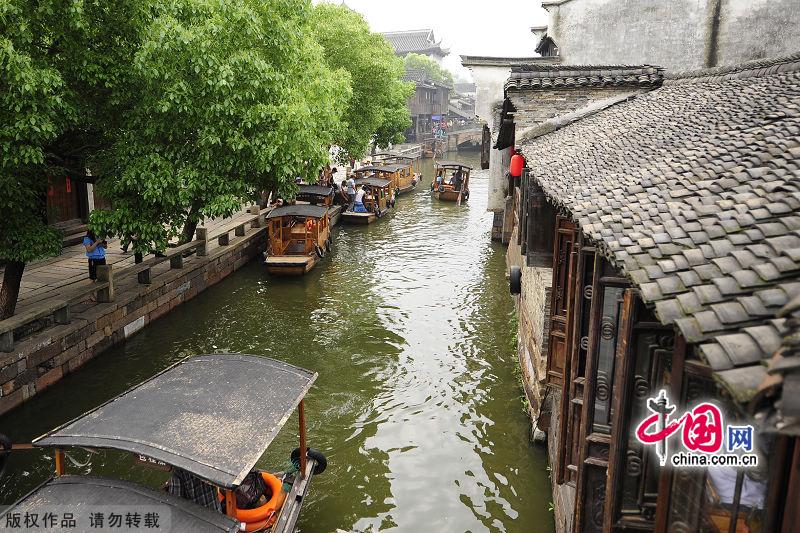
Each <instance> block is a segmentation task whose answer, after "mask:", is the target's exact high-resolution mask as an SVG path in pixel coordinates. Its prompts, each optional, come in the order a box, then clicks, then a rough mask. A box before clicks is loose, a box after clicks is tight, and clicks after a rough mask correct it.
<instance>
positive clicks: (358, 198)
mask: <svg viewBox="0 0 800 533" xmlns="http://www.w3.org/2000/svg"><path fill="white" fill-rule="evenodd" d="M366 194H367V190H366V189H365V188H364V187H362V186H361V184H358V185H356V193H355V197H354V200H353V209H352V211H353V212H354V213H366V212H367V208H366V207H364V195H366Z"/></svg>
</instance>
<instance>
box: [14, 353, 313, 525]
mask: <svg viewBox="0 0 800 533" xmlns="http://www.w3.org/2000/svg"><path fill="white" fill-rule="evenodd" d="M316 378H317V374H316V373H315V372H311V371H309V370H305V369H302V368H298V367H296V366H293V365H290V364H287V363H284V362H282V361H277V360H275V359H269V358H267V357H261V356H256V355H242V354H212V355H198V356H194V357H189V358H187V359H184V360H182V361H180V362H178V363H177V364H175V365H173V366H171V367H170V368H168V369H166V370H164V371H163V372H161V373H159V374H157V375H156V376H154V377H152V378H150V379H148V380H146V381H144V382H143V383H140V384H139V385H136V386H135V387H133V388H131V389H130V390H128V391H127V392H125V393H123V394H120V395H119V396H117V397H116V398H114V399H112V400H110V401H108V402H106V403H104V404H102V405H101V406H99V407H97V408H95V409H93V410H91V411H89V412H88V413H85V414H83V415H81V416H79V417H78V418H76V419H74V420H72V421H71V422H67V423H66V424H64V425H63V426H61V427H59V428H56V429H54V430H53V431H50V432H49V433H46V434H45V435H43V436H41V437H39V438H38V439H36V440H34V441H33V447H42V448H49V449H51V450H53V452H52V453H53V455H54V457H55V474H56V477H55V478H52V479H50V480H48V481H46V482H44V483H43V484H41V485H40V486H38V487H37V488H35V489H34V490H33V491H32V492H30V493H28V494H27V495H25V496H23V497H22V498H21V499H20V500H19V501H17V502H16V503H14V504H13V505H11V506H10V507H9V508H7V509H5V510H3V511H2V512H0V523H3V524H5V523H7V522H6V517H7V516H16V515H17V514H21V515H22V516H25V514H26V513H30V514H31V515H32V514H34V513H38V516H39V517H42V516H44V514H45V513H49V512H51V511H53V510H57V509H67V510H69V511H70V512H71V513H73V518H74V519H75V521H76V525H77V527H76V528H75V529H71V530H72V531H95V529H91V528H90V525H89V524H90V515H92V514H94V512H95V511H104V512H105V513H104V514H105V515H106V517H105V520H106V522H105V524H106V525H108V520H109V517H108V514H109V512H115V513H119V512H120V509H123V510H127V511H136V512H139V513H141V514H140V516H139V519H140V520H143V519H144V516H143V514H144V513H146V512H155V513H157V514H158V516H157V517H156V518H157V520H158V521H159V523H160V527H159V530H161V531H193V532H199V533H210V532H229V533H233V532H235V531H271V532H272V533H290V532H293V531H294V528H295V525H296V523H297V519H298V517H299V515H300V511H301V507H302V505H303V501H304V500H305V496H306V494H307V492H308V489H309V485H310V483H311V479H312V477H313V476H314V475H317V474H320V473H322V471H323V470H324V469H325V467H326V465H327V461H326V460H325V458H324V456H322V454H320V453H319V452H316V451H314V450H312V449H311V448H308V447H307V444H306V428H305V408H304V404H303V398H304V396H305V395H306V393H307V392H308V390H309V389H310V388H311V385H312V384H313V382H314V380H315V379H316ZM295 409H297V410H298V412H299V425H300V446H299V448H297V449H296V450H295V451H294V452H292V454H291V459H292V463H291V464H292V466H291V467H289V468H287V469H286V471H284V472H278V473H277V474H273V473H270V472H268V471H262V470H256V469H255V466H256V463H257V462H258V461H259V460H260V459H261V456H262V455H263V453H264V451H265V450H266V449H267V447H268V446H269V445H270V443H271V442H272V440H273V439H274V438H275V436H276V435H277V434H278V431H279V430H280V429H281V427H282V426H283V425H284V424H285V422H286V421H287V420H288V419H289V416H290V415H291V414H292V412H293V411H294V410H295ZM12 449H13V448H12ZM73 449H88V450H101V449H109V450H117V451H120V452H125V453H127V454H130V455H131V459H132V460H133V461H134V463H136V464H138V465H141V466H142V467H146V466H150V467H154V468H156V469H160V470H168V471H171V472H172V474H171V475H172V477H171V478H170V481H171V482H172V481H173V480H179V481H180V482H181V484H182V486H183V487H184V488H186V486H187V485H190V486H191V487H192V489H194V490H196V491H197V492H198V493H200V494H199V496H194V498H195V499H194V500H192V499H190V498H192V496H191V494H192V493H191V492H190V493H188V494H187V493H185V492H183V493H181V491H177V490H171V491H167V492H165V491H164V490H156V489H154V488H151V487H147V486H142V485H138V484H136V483H131V482H127V481H121V480H117V479H110V478H105V477H96V476H82V475H68V474H67V472H66V467H67V462H66V454H67V453H69V450H73ZM300 450H307V451H306V453H300ZM112 457H113V456H112ZM253 472H255V474H252V473H253ZM251 474H252V475H251ZM253 476H261V477H262V479H264V480H265V482H268V487H269V489H268V491H265V492H264V494H263V496H264V497H265V498H266V499H267V500H269V501H268V502H267V503H266V504H263V505H261V506H260V507H256V508H255V509H239V508H238V503H237V496H238V497H241V496H242V495H241V493H237V489H238V488H239V487H240V486H241V485H242V484H243V483H245V484H246V481H247V480H248V479H251V478H252V477H253ZM171 486H172V487H173V489H174V488H175V487H177V486H178V485H177V483H175V484H173V483H171ZM284 487H288V490H284ZM170 492H171V493H170ZM176 492H177V493H180V494H181V495H180V496H179V495H177V494H176ZM195 494H196V493H195ZM122 514H124V511H123V513H122ZM151 519H152V517H151ZM62 525H63V524H62ZM142 525H144V524H142ZM101 529H102V528H100V529H96V530H97V531H100V530H101Z"/></svg>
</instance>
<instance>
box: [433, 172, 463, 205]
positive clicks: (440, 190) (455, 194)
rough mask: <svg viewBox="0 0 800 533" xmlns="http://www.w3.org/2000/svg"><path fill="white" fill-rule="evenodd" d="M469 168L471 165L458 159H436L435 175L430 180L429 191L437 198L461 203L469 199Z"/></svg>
mask: <svg viewBox="0 0 800 533" xmlns="http://www.w3.org/2000/svg"><path fill="white" fill-rule="evenodd" d="M471 170H472V167H471V166H469V165H465V164H464V163H459V162H458V161H437V162H436V175H435V176H434V178H433V181H431V193H432V194H433V196H434V197H435V198H436V199H437V200H444V201H446V202H456V203H457V204H459V205H461V202H462V201H466V200H468V199H469V174H470V171H471ZM459 181H460V183H459ZM454 183H455V184H454Z"/></svg>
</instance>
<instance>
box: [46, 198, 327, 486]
mask: <svg viewBox="0 0 800 533" xmlns="http://www.w3.org/2000/svg"><path fill="white" fill-rule="evenodd" d="M310 207H314V206H310ZM316 378H317V374H316V372H311V371H309V370H305V369H303V368H299V367H296V366H293V365H290V364H288V363H284V362H282V361H277V360H275V359H270V358H268V357H261V356H257V355H243V354H211V355H197V356H194V357H189V358H187V359H184V360H182V361H180V362H179V363H177V364H175V365H173V366H171V367H169V368H168V369H166V370H164V371H163V372H161V373H159V374H156V375H155V376H154V377H152V378H150V379H148V380H147V381H144V382H143V383H140V384H139V385H136V386H135V387H133V388H131V389H130V390H128V391H127V392H124V393H122V394H120V395H119V396H117V397H116V398H114V399H112V400H109V401H108V402H106V403H104V404H103V405H101V406H99V407H97V408H95V409H93V410H91V411H89V412H88V413H85V414H83V415H81V416H79V417H78V418H76V419H74V420H72V421H71V422H67V423H66V424H64V425H63V426H61V427H59V428H56V429H54V430H53V431H50V432H49V433H46V434H45V435H42V436H41V437H39V438H38V439H36V440H34V445H36V446H52V447H57V448H64V447H72V446H79V447H84V448H110V449H116V450H123V451H128V452H132V453H135V454H142V455H146V456H148V457H151V458H153V459H155V460H159V461H163V462H165V463H167V464H169V465H172V466H175V467H178V468H181V469H183V470H186V471H188V472H191V473H193V474H195V475H197V476H199V477H201V478H203V479H205V480H207V481H209V482H211V483H213V484H214V485H217V486H219V487H223V488H233V487H236V486H238V485H239V484H241V482H242V480H243V479H244V477H245V476H246V475H247V473H248V472H250V470H251V469H252V468H253V467H254V466H255V464H256V462H257V461H258V460H259V459H260V458H261V455H262V454H263V453H264V450H265V449H266V448H267V447H268V446H269V444H270V443H271V442H272V439H274V438H275V436H276V435H277V434H278V431H279V430H280V429H281V427H283V425H284V424H285V423H286V420H287V419H288V418H289V416H290V415H291V414H292V412H293V411H294V409H295V408H296V407H297V405H298V404H299V403H300V400H302V399H303V397H304V396H305V395H306V393H307V392H308V390H309V388H310V387H311V384H312V383H313V382H314V380H315V379H316Z"/></svg>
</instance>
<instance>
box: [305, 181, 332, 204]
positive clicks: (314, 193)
mask: <svg viewBox="0 0 800 533" xmlns="http://www.w3.org/2000/svg"><path fill="white" fill-rule="evenodd" d="M333 195H334V193H333V189H332V188H330V187H323V186H322V185H300V187H299V188H298V191H297V196H296V197H295V199H296V200H297V201H298V202H307V203H309V204H313V205H333Z"/></svg>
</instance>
